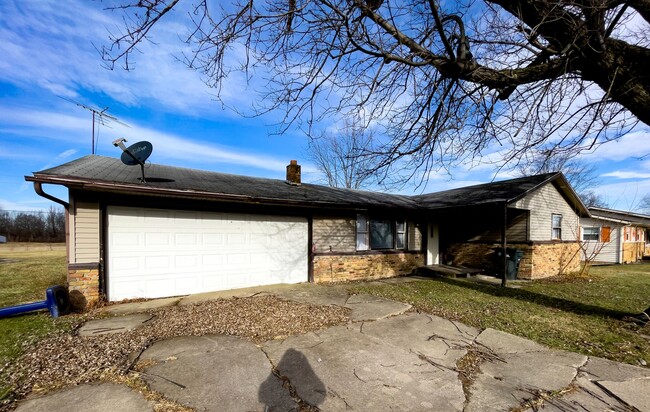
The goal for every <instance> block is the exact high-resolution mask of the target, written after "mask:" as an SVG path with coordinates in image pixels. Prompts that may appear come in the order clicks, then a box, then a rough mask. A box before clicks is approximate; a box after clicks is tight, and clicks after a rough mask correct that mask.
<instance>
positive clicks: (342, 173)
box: [307, 121, 373, 189]
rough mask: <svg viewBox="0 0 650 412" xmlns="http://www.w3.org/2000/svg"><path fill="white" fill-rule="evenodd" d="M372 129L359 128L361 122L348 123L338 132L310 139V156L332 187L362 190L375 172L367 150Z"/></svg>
mask: <svg viewBox="0 0 650 412" xmlns="http://www.w3.org/2000/svg"><path fill="white" fill-rule="evenodd" d="M372 140H373V135H372V131H371V130H370V129H364V128H363V127H359V125H358V121H355V122H349V121H348V122H346V123H345V126H344V127H343V129H342V130H339V131H338V132H324V133H322V134H321V135H320V136H319V137H317V138H314V139H312V140H311V142H310V144H309V151H308V153H307V155H308V156H309V158H310V159H311V160H312V161H313V162H314V163H315V164H316V167H317V168H318V170H319V171H320V172H321V173H323V175H325V178H326V179H327V184H328V185H329V186H332V187H344V188H348V189H361V188H363V187H364V184H366V183H368V182H369V180H370V179H371V177H372V175H371V174H369V173H368V170H369V169H371V168H372V159H371V158H370V157H368V156H367V152H368V150H369V148H370V146H371V143H372Z"/></svg>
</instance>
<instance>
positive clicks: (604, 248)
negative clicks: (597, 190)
mask: <svg viewBox="0 0 650 412" xmlns="http://www.w3.org/2000/svg"><path fill="white" fill-rule="evenodd" d="M589 211H590V215H591V216H590V217H584V218H581V219H580V226H581V239H580V240H581V241H582V242H583V260H588V261H592V262H598V263H634V262H637V261H639V260H642V259H643V257H644V256H645V255H646V254H647V253H650V239H649V236H648V234H649V232H650V216H648V215H643V214H639V213H631V212H625V211H622V210H613V209H605V208H600V207H590V208H589Z"/></svg>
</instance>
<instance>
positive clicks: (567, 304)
mask: <svg viewBox="0 0 650 412" xmlns="http://www.w3.org/2000/svg"><path fill="white" fill-rule="evenodd" d="M431 280H434V281H437V282H441V283H447V284H450V285H454V286H460V287H463V288H467V289H471V290H474V291H477V292H481V293H484V294H487V295H491V296H495V297H506V298H510V299H517V300H521V301H526V302H530V303H535V304H538V305H541V306H546V307H549V308H555V309H559V310H562V311H565V312H572V313H575V314H577V315H590V316H599V317H607V318H612V319H618V320H621V319H623V318H625V317H627V316H633V315H635V314H634V313H630V312H625V311H620V310H614V309H607V308H603V307H600V306H595V305H590V304H585V303H581V302H575V301H572V300H568V299H563V298H558V297H554V296H549V295H544V294H542V293H537V292H532V291H530V290H526V289H523V288H522V289H514V288H502V287H501V286H499V285H492V284H486V283H478V282H468V281H466V280H462V279H454V278H446V277H435V278H431Z"/></svg>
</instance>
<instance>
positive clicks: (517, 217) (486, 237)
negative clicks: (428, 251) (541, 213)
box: [440, 208, 528, 244]
mask: <svg viewBox="0 0 650 412" xmlns="http://www.w3.org/2000/svg"><path fill="white" fill-rule="evenodd" d="M502 222H503V209H502V208H486V209H485V210H476V211H473V212H472V213H470V212H465V213H459V214H454V215H450V216H448V217H446V218H445V222H441V223H440V225H441V229H440V233H441V237H442V236H444V237H445V240H446V241H447V244H450V243H464V242H501V226H502ZM506 234H507V240H508V242H525V241H527V240H528V211H527V210H518V209H511V208H508V225H507V232H506Z"/></svg>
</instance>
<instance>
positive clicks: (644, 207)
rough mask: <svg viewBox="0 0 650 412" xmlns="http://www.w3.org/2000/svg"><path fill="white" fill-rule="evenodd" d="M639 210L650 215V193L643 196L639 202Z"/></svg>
mask: <svg viewBox="0 0 650 412" xmlns="http://www.w3.org/2000/svg"><path fill="white" fill-rule="evenodd" d="M637 209H639V210H640V211H641V212H643V213H646V214H650V193H648V194H646V195H645V196H643V198H642V199H641V201H640V202H639V206H637Z"/></svg>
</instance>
